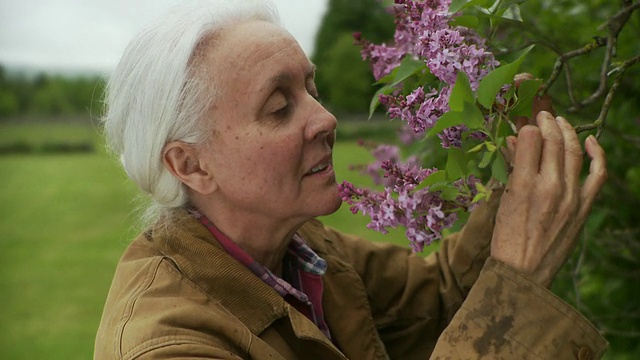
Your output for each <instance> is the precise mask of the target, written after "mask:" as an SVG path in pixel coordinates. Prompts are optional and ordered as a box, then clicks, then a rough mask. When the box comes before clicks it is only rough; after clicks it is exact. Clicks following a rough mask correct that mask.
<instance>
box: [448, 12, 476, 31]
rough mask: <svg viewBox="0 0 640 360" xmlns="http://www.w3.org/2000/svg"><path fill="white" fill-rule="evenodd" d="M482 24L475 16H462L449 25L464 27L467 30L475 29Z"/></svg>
mask: <svg viewBox="0 0 640 360" xmlns="http://www.w3.org/2000/svg"><path fill="white" fill-rule="evenodd" d="M478 23H480V20H478V17H477V16H473V15H461V16H458V17H455V18H453V20H452V21H451V22H450V23H449V25H451V26H452V27H456V26H462V27H466V28H475V27H476V26H478Z"/></svg>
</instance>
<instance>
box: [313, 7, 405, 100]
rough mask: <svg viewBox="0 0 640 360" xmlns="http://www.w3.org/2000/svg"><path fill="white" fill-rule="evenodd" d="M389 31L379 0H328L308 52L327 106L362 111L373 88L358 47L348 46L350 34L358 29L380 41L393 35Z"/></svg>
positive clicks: (390, 24)
mask: <svg viewBox="0 0 640 360" xmlns="http://www.w3.org/2000/svg"><path fill="white" fill-rule="evenodd" d="M393 31H394V24H393V17H392V16H391V15H390V14H389V13H388V11H387V10H386V9H385V7H383V6H382V5H381V4H380V1H379V0H354V1H345V0H329V3H328V7H327V12H326V13H325V14H324V16H323V18H322V21H321V23H320V28H319V29H318V33H317V35H316V41H315V47H314V51H313V55H312V60H313V62H314V63H315V64H316V65H317V66H318V68H319V69H320V70H319V71H318V73H317V78H316V85H317V86H318V91H319V93H320V95H321V97H322V99H323V102H324V103H325V104H326V105H327V107H328V108H330V109H331V110H333V111H336V112H364V111H362V109H366V106H367V105H366V104H368V103H369V101H370V100H371V97H372V96H373V94H374V93H375V91H376V89H375V88H374V87H373V86H372V85H373V76H372V75H371V71H370V70H368V65H367V64H366V63H365V62H363V61H362V57H361V56H360V49H359V48H358V47H356V46H353V45H351V46H349V44H353V36H352V35H353V33H354V32H362V33H363V34H364V35H365V36H367V37H368V38H369V39H372V40H375V41H377V42H384V41H387V40H389V39H392V38H393ZM350 91H353V92H351V93H350ZM345 95H346V96H348V99H345ZM363 105H364V107H363Z"/></svg>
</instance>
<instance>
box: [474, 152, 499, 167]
mask: <svg viewBox="0 0 640 360" xmlns="http://www.w3.org/2000/svg"><path fill="white" fill-rule="evenodd" d="M493 154H495V153H494V152H492V151H487V152H485V153H484V154H482V160H480V164H478V167H479V168H480V169H484V168H486V167H487V166H489V164H490V163H491V159H493Z"/></svg>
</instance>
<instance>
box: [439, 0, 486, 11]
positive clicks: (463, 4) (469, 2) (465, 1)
mask: <svg viewBox="0 0 640 360" xmlns="http://www.w3.org/2000/svg"><path fill="white" fill-rule="evenodd" d="M491 1H492V0H452V1H451V5H449V12H450V13H452V14H455V13H457V12H458V11H462V10H464V9H466V8H468V7H471V6H476V5H477V6H480V7H481V8H486V7H487V6H489V4H491Z"/></svg>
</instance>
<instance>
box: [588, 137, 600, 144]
mask: <svg viewBox="0 0 640 360" xmlns="http://www.w3.org/2000/svg"><path fill="white" fill-rule="evenodd" d="M587 141H591V143H592V144H598V139H596V137H595V136H593V135H589V136H588V137H587Z"/></svg>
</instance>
